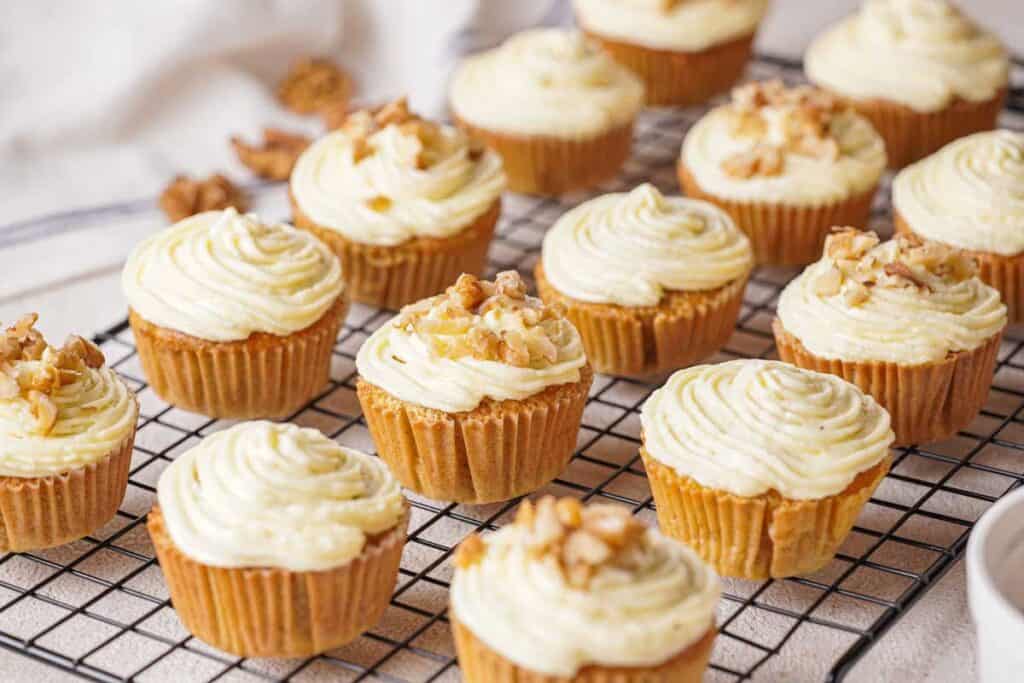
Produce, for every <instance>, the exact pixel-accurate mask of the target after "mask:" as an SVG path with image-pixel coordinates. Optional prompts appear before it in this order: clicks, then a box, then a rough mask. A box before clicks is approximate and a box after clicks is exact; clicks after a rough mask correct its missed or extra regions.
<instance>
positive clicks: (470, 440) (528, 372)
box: [356, 271, 594, 503]
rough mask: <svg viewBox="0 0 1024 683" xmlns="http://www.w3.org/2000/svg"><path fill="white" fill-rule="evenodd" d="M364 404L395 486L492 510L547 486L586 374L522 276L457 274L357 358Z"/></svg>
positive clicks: (569, 439) (567, 448)
mask: <svg viewBox="0 0 1024 683" xmlns="http://www.w3.org/2000/svg"><path fill="white" fill-rule="evenodd" d="M356 368H357V369H358V370H359V380H358V383H357V386H356V389H357V393H358V396H359V403H360V404H361V405H362V408H363V415H364V416H365V418H366V424H367V426H368V427H369V429H370V434H371V436H372V437H373V441H374V443H375V444H376V445H377V452H378V454H379V455H380V457H382V458H383V459H384V460H385V461H387V463H388V465H390V466H391V469H392V471H394V472H395V474H396V476H397V477H398V478H399V480H401V482H402V484H403V485H404V486H406V487H407V488H409V489H412V490H413V491H415V492H417V493H420V494H423V495H425V496H427V497H429V498H433V499H435V500H450V501H456V502H459V503H491V502H495V501H500V500H508V499H510V498H515V497H516V496H519V495H522V494H524V493H528V492H530V491H533V490H536V489H538V488H540V487H541V486H543V485H544V484H546V483H548V482H549V481H551V480H552V479H554V478H555V477H556V476H558V474H559V473H560V472H561V471H562V469H563V468H564V467H565V465H566V463H568V462H569V459H570V458H571V457H572V454H573V450H574V449H575V447H576V433H577V431H578V430H579V426H580V419H581V418H582V415H583V407H584V405H585V404H586V401H587V391H588V390H589V389H590V383H591V381H592V380H593V377H594V375H593V371H592V370H591V369H590V365H589V364H588V363H587V357H586V355H585V354H584V352H583V344H582V342H581V341H580V336H579V334H578V333H577V332H576V328H574V327H573V326H572V323H570V322H569V321H568V320H566V319H565V318H564V317H563V316H562V315H561V312H560V311H559V310H558V309H557V308H555V307H552V306H547V305H545V304H543V303H542V302H541V301H540V300H539V299H535V298H533V297H529V296H526V286H525V285H524V284H523V281H522V279H521V278H520V277H519V274H518V273H515V272H514V271H507V272H503V273H498V275H497V277H496V278H495V281H494V282H493V283H492V282H485V281H481V280H477V279H476V278H475V277H473V276H472V275H461V276H460V277H459V279H458V281H456V283H455V285H453V286H452V287H449V288H448V290H447V291H446V292H445V293H444V294H442V295H439V296H435V297H431V298H430V299H425V300H423V301H420V302H418V303H416V304H413V305H411V306H407V307H405V308H404V309H402V312H401V313H399V315H398V316H396V317H395V318H394V319H393V320H391V321H389V322H387V323H385V324H384V325H383V326H382V327H380V328H379V329H378V330H377V331H376V332H374V333H373V334H372V335H371V336H370V338H369V339H367V340H366V342H364V343H363V346H362V347H361V348H360V349H359V353H358V355H357V356H356Z"/></svg>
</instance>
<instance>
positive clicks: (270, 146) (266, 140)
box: [231, 128, 310, 180]
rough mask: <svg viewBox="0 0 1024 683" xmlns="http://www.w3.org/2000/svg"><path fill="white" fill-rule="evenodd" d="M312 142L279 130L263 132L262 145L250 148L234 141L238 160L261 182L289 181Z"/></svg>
mask: <svg viewBox="0 0 1024 683" xmlns="http://www.w3.org/2000/svg"><path fill="white" fill-rule="evenodd" d="M309 143H310V139H309V138H307V137H306V136H304V135H298V134H296V133H286V132H285V131H283V130H279V129H277V128H265V129H263V144H262V145H250V144H249V143H247V142H246V141H245V140H243V139H241V138H239V137H232V138H231V147H232V148H234V150H235V154H236V155H237V156H238V160H239V161H241V162H242V163H243V164H245V165H246V166H247V167H248V168H249V170H251V171H252V172H253V173H255V174H256V175H258V176H259V177H261V178H268V179H270V180H288V177H289V176H291V174H292V169H293V168H295V162H296V161H298V159H299V155H300V154H302V153H303V152H304V151H305V149H306V148H307V147H309Z"/></svg>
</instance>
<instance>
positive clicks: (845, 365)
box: [772, 318, 1003, 446]
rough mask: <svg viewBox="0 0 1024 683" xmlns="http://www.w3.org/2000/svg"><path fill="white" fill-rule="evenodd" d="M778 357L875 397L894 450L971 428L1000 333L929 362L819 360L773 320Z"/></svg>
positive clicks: (988, 381)
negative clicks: (893, 437) (889, 420)
mask: <svg viewBox="0 0 1024 683" xmlns="http://www.w3.org/2000/svg"><path fill="white" fill-rule="evenodd" d="M772 331H773V332H774V333H775V345H776V346H777V347H778V349H779V357H780V358H781V359H782V360H784V361H786V362H787V363H792V364H794V365H796V366H797V367H801V368H806V369H808V370H816V371H818V372H827V373H829V374H832V375H837V376H839V377H842V378H843V379H845V380H846V381H847V382H852V383H853V384H856V385H857V386H858V387H859V388H860V390H861V391H863V392H864V393H866V394H871V395H872V396H874V398H875V400H876V401H878V402H879V403H880V404H881V405H882V407H883V408H885V409H886V410H888V411H889V415H890V416H891V417H892V429H893V432H895V433H896V442H895V444H894V445H897V446H908V445H911V444H923V443H929V442H932V441H941V440H942V439H946V438H949V437H951V436H953V435H955V434H956V433H957V432H958V431H960V430H961V429H963V428H964V427H966V426H967V425H968V424H970V422H971V420H973V419H974V417H975V416H976V415H977V414H978V411H979V410H981V408H982V406H984V405H985V400H986V399H987V398H988V391H989V387H990V386H991V384H992V375H993V373H994V371H995V364H996V354H997V353H998V352H999V341H1000V340H1001V339H1002V336H1003V334H1002V330H1000V331H999V333H997V334H994V335H993V336H991V337H990V338H989V339H988V340H987V341H985V343H983V344H982V345H981V346H979V347H978V348H976V349H972V350H970V351H956V352H953V353H951V354H949V355H948V356H947V357H946V358H945V359H943V360H941V361H937V362H932V363H919V364H915V365H903V364H900V363H890V362H884V361H844V360H835V359H828V358H822V357H820V356H816V355H815V354H813V353H811V352H810V351H808V350H807V348H806V347H805V346H804V345H803V343H802V342H801V341H800V340H799V339H797V338H796V337H795V336H793V335H792V334H791V333H790V332H789V331H788V330H787V329H786V328H785V327H783V325H782V323H781V322H780V321H779V319H778V318H776V319H775V321H774V322H773V323H772Z"/></svg>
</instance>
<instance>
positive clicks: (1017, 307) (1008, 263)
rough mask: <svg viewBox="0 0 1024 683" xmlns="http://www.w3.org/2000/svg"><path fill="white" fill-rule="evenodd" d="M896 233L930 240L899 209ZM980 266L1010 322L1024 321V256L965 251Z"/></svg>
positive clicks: (981, 274) (983, 277)
mask: <svg viewBox="0 0 1024 683" xmlns="http://www.w3.org/2000/svg"><path fill="white" fill-rule="evenodd" d="M892 217H893V223H894V224H895V226H896V232H897V233H902V234H904V235H917V236H918V237H920V238H921V239H922V240H924V241H928V238H927V237H923V236H922V235H918V234H917V233H915V232H914V230H913V228H911V227H910V225H909V224H908V223H907V221H906V220H905V219H904V218H903V216H901V215H900V212H899V211H898V210H896V209H895V208H894V209H893V211H892ZM960 251H962V252H964V253H965V254H967V255H968V256H970V257H972V258H973V259H974V260H975V261H977V263H978V277H979V278H981V281H982V282H984V283H985V284H988V285H991V286H992V287H995V288H996V289H998V290H999V293H1000V294H1001V295H1002V296H1003V303H1004V304H1006V315H1007V318H1008V319H1009V321H1010V323H1019V322H1024V253H1021V254H1014V255H1013V256H1004V255H1002V254H993V253H991V252H987V251H971V250H970V249H961V250H960Z"/></svg>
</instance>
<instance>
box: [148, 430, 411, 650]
mask: <svg viewBox="0 0 1024 683" xmlns="http://www.w3.org/2000/svg"><path fill="white" fill-rule="evenodd" d="M157 501H158V504H157V505H156V506H154V508H153V510H152V511H150V513H149V517H148V521H147V527H148V529H149V534H150V536H151V537H152V539H153V546H154V548H155V549H156V555H157V558H158V559H159V561H160V568H161V570H163V573H164V578H165V579H166V580H167V587H168V588H169V589H170V593H171V600H172V602H173V603H174V609H175V610H177V612H178V617H179V618H180V619H181V621H182V623H183V624H184V625H185V627H186V628H187V629H188V630H189V631H190V632H191V633H192V634H193V635H195V636H196V637H198V638H200V639H202V640H204V641H206V642H207V643H209V644H211V645H213V646H215V647H217V648H220V649H221V650H224V651H225V652H230V653H232V654H235V655H239V656H241V657H306V656H309V655H313V654H316V653H318V652H324V651H326V650H330V649H331V648H335V647H338V646H340V645H344V644H345V643H348V642H350V641H352V640H354V639H355V638H357V637H358V636H359V634H360V633H362V632H363V631H365V630H366V629H368V628H370V627H371V626H373V625H374V624H375V623H377V621H378V620H379V619H380V617H381V615H382V614H383V613H384V610H385V608H386V607H387V605H388V602H389V601H390V599H391V591H392V589H394V587H395V581H396V580H397V577H398V567H399V561H400V560H401V557H402V548H403V546H404V545H405V533H406V527H407V526H408V520H409V513H408V505H407V503H406V502H405V499H404V498H403V497H402V492H401V488H400V487H399V484H398V481H396V480H395V478H394V477H393V476H391V473H390V472H388V469H387V467H386V466H385V465H384V463H382V462H381V461H380V460H379V459H378V458H374V457H371V456H369V455H366V454H365V453H360V452H359V451H355V450H352V449H348V448H342V447H341V446H339V445H338V444H336V443H334V442H333V441H331V440H330V439H328V438H327V437H326V436H324V435H323V434H321V433H320V432H318V431H316V430H314V429H302V428H300V427H297V426H295V425H293V424H274V423H271V422H245V423H242V424H238V425H236V426H234V427H231V428H230V429H228V430H226V431H222V432H217V433H215V434H213V435H212V436H208V437H206V438H205V439H203V441H201V442H200V443H199V444H198V445H197V446H195V447H194V448H192V449H190V450H188V451H186V452H185V453H182V454H181V455H179V456H178V457H177V458H176V459H175V460H174V462H172V463H171V464H170V465H169V466H168V467H167V469H166V470H164V472H163V474H161V475H160V480H159V482H158V483H157Z"/></svg>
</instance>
